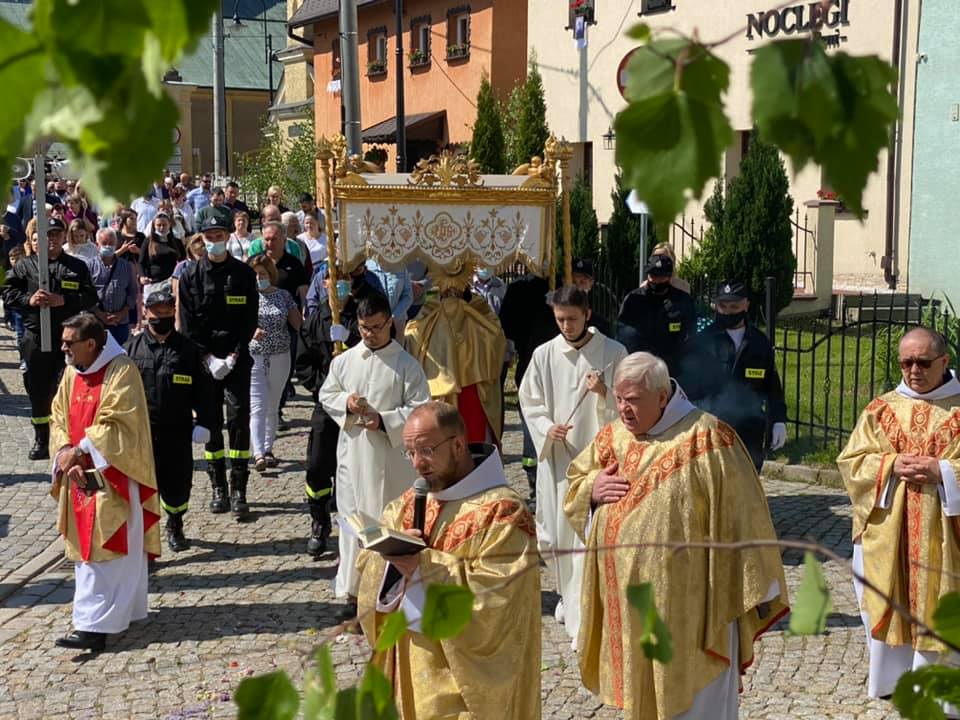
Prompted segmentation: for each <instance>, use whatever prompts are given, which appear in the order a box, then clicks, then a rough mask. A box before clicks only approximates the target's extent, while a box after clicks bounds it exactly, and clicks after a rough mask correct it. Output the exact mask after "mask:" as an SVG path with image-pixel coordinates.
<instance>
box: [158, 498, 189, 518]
mask: <svg viewBox="0 0 960 720" xmlns="http://www.w3.org/2000/svg"><path fill="white" fill-rule="evenodd" d="M160 507H162V508H163V509H164V510H166V511H167V512H168V513H169V514H170V515H179V514H180V513H185V512H186V511H187V508H189V507H190V501H189V500H187V502H185V503H184V504H183V505H180V506H178V507H174V506H173V505H167V504H166V503H165V502H164V501H163V498H160Z"/></svg>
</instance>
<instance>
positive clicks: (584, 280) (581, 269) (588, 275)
mask: <svg viewBox="0 0 960 720" xmlns="http://www.w3.org/2000/svg"><path fill="white" fill-rule="evenodd" d="M573 284H574V286H576V287H577V288H579V289H580V290H583V291H584V292H585V293H586V294H587V299H588V301H589V303H590V307H591V308H594V311H593V313H592V314H591V315H590V321H589V322H590V327H594V328H596V329H597V331H598V332H599V333H600V334H602V335H606V336H607V337H608V338H612V337H613V332H612V331H611V329H610V323H608V322H607V320H606V318H604V317H603V316H601V315H600V313H598V312H597V311H596V307H597V306H596V304H595V298H596V295H595V294H594V292H593V285H594V276H593V260H591V259H590V258H577V259H576V260H574V261H573Z"/></svg>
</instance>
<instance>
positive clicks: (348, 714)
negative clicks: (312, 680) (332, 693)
mask: <svg viewBox="0 0 960 720" xmlns="http://www.w3.org/2000/svg"><path fill="white" fill-rule="evenodd" d="M336 702H337V706H336V711H335V713H334V719H335V720H358V718H357V705H358V704H359V698H358V693H357V688H345V689H344V690H341V691H340V692H338V693H337V698H336Z"/></svg>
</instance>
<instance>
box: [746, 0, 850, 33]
mask: <svg viewBox="0 0 960 720" xmlns="http://www.w3.org/2000/svg"><path fill="white" fill-rule="evenodd" d="M850 2H851V0H830V4H829V7H828V9H827V10H824V4H823V3H822V2H808V3H804V4H803V5H792V6H790V7H785V8H782V9H779V10H766V11H764V10H761V11H760V12H755V13H750V14H748V15H747V39H748V40H753V39H754V38H755V37H756V38H765V37H766V38H774V37H777V36H778V35H796V34H798V33H808V32H821V31H822V30H823V29H824V28H829V29H831V30H833V29H835V28H839V27H841V26H847V25H849V24H850V17H849V14H850Z"/></svg>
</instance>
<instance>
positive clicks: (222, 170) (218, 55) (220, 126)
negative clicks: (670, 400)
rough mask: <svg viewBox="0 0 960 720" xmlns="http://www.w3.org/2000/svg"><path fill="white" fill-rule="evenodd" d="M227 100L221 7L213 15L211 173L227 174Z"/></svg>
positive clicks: (220, 176) (217, 174)
mask: <svg viewBox="0 0 960 720" xmlns="http://www.w3.org/2000/svg"><path fill="white" fill-rule="evenodd" d="M226 110H227V102H226V91H225V90H224V84H223V9H222V8H221V7H220V4H219V3H217V12H216V13H215V14H214V16H213V174H214V177H215V178H217V180H218V181H219V179H220V178H222V177H224V176H225V175H226V174H227V112H226Z"/></svg>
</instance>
